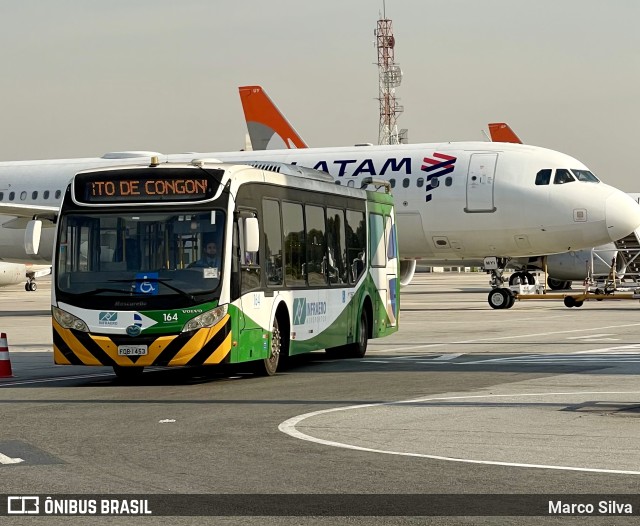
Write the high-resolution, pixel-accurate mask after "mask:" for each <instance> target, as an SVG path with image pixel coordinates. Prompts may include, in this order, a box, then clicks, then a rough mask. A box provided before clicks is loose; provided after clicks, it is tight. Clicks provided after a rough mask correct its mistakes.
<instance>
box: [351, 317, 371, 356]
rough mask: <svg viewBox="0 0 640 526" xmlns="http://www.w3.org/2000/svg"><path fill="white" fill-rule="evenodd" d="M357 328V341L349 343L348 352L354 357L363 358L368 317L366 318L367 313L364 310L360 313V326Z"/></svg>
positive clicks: (367, 339)
mask: <svg viewBox="0 0 640 526" xmlns="http://www.w3.org/2000/svg"><path fill="white" fill-rule="evenodd" d="M358 329H359V330H358V341H357V342H355V343H353V344H352V345H351V352H350V353H349V354H350V355H351V356H352V357H354V358H364V355H365V354H366V352H367V343H368V341H369V318H367V313H366V312H365V311H364V310H363V311H362V313H361V314H360V326H359V327H358Z"/></svg>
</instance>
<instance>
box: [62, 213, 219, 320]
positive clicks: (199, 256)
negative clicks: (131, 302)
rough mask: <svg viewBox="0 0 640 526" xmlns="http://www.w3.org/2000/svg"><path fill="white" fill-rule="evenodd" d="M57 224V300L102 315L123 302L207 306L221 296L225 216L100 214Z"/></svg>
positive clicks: (69, 218) (80, 215)
mask: <svg viewBox="0 0 640 526" xmlns="http://www.w3.org/2000/svg"><path fill="white" fill-rule="evenodd" d="M60 220H61V221H62V224H61V228H60V231H59V232H60V234H59V236H60V237H59V240H58V253H57V257H56V264H57V281H56V286H57V290H58V292H59V293H60V294H61V295H62V297H64V296H65V295H73V296H74V297H76V300H77V299H79V298H80V297H85V298H87V301H86V303H87V304H96V303H97V304H98V305H100V307H99V308H106V307H107V306H109V305H110V304H113V301H114V299H116V298H122V297H123V296H127V297H131V296H133V297H135V298H136V299H144V300H147V301H146V303H147V304H148V305H150V306H152V305H160V304H161V303H162V302H163V301H164V300H166V299H167V297H168V296H175V297H176V299H177V302H176V306H180V305H192V304H195V303H198V302H202V301H203V300H205V301H206V300H210V299H212V296H214V295H215V291H216V289H218V286H219V284H220V280H221V278H222V272H223V263H224V261H223V254H224V253H223V244H222V243H223V241H224V240H223V232H224V229H225V220H226V216H225V213H224V211H223V210H219V209H214V210H207V211H201V212H200V211H199V212H197V213H187V212H184V211H175V210H171V211H170V212H169V211H163V212H160V211H149V212H138V211H136V212H134V213H130V214H124V213H123V211H122V210H120V211H119V212H117V213H115V212H102V211H100V212H95V213H94V212H87V213H70V214H67V215H63V216H62V217H61V219H60ZM62 297H61V299H62ZM172 301H173V300H172Z"/></svg>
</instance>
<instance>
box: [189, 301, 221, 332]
mask: <svg viewBox="0 0 640 526" xmlns="http://www.w3.org/2000/svg"><path fill="white" fill-rule="evenodd" d="M226 314H227V305H222V306H220V307H216V308H215V309H211V310H208V311H207V312H203V313H202V314H199V315H198V316H196V317H195V318H193V319H191V320H189V321H188V322H187V323H185V325H184V327H182V332H188V331H195V330H196V329H203V328H205V327H213V326H214V325H215V324H216V323H218V322H219V321H220V320H221V319H222V318H224V317H225V315H226Z"/></svg>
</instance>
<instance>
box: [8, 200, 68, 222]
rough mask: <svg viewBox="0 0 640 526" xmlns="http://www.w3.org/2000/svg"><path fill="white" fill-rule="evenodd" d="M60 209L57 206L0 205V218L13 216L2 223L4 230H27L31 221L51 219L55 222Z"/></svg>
mask: <svg viewBox="0 0 640 526" xmlns="http://www.w3.org/2000/svg"><path fill="white" fill-rule="evenodd" d="M59 211H60V208H59V207H57V206H42V205H26V204H24V205H23V204H20V203H0V216H11V217H14V218H16V219H9V220H8V221H5V222H3V223H2V228H25V225H26V224H27V222H28V221H29V220H30V219H33V218H34V217H37V218H39V219H49V220H51V221H53V220H54V219H55V217H56V216H57V215H58V212H59Z"/></svg>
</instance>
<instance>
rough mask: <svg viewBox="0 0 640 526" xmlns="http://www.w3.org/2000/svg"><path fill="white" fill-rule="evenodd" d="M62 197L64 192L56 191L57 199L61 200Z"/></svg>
mask: <svg viewBox="0 0 640 526" xmlns="http://www.w3.org/2000/svg"><path fill="white" fill-rule="evenodd" d="M61 195H62V190H56V199H60V196H61Z"/></svg>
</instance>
